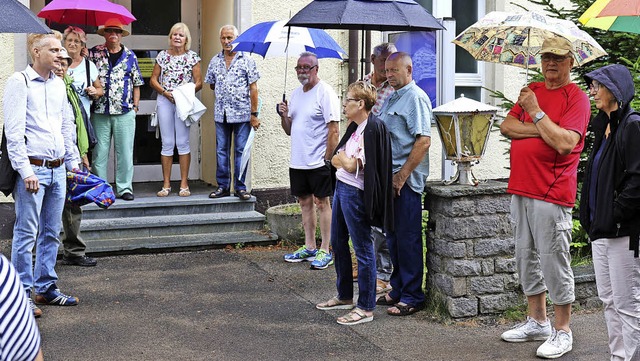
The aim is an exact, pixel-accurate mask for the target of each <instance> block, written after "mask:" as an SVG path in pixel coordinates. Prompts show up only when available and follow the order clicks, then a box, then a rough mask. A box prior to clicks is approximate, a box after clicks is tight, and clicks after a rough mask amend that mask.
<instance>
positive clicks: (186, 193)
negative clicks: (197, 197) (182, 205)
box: [178, 187, 191, 197]
mask: <svg viewBox="0 0 640 361" xmlns="http://www.w3.org/2000/svg"><path fill="white" fill-rule="evenodd" d="M178 195H179V196H180V197H188V196H190V195H191V191H190V190H189V187H187V188H180V192H179V193H178Z"/></svg>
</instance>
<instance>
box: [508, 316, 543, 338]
mask: <svg viewBox="0 0 640 361" xmlns="http://www.w3.org/2000/svg"><path fill="white" fill-rule="evenodd" d="M549 335H551V323H550V322H549V320H547V321H546V322H545V323H542V324H541V323H538V321H536V320H534V319H533V318H531V317H529V316H527V321H526V322H524V323H521V324H518V325H515V326H514V327H513V328H512V329H510V330H509V331H505V332H504V333H503V334H502V335H501V336H500V337H501V338H502V339H503V340H505V341H507V342H525V341H544V340H547V339H548V338H549Z"/></svg>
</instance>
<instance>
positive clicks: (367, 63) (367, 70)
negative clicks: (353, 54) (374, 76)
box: [362, 30, 371, 78]
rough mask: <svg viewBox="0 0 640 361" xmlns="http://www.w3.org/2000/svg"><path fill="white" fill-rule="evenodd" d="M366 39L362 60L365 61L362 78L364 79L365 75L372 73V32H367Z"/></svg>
mask: <svg viewBox="0 0 640 361" xmlns="http://www.w3.org/2000/svg"><path fill="white" fill-rule="evenodd" d="M365 34H366V35H365V38H364V42H365V43H364V49H365V50H364V54H362V58H363V59H364V74H362V77H363V78H364V76H365V74H369V73H370V72H371V56H370V55H371V30H367V31H366V33H365Z"/></svg>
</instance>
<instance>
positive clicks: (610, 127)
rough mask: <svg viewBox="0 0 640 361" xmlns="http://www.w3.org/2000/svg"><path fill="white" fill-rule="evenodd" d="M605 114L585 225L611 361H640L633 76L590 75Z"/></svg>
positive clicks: (639, 199)
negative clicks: (607, 334) (589, 241)
mask: <svg viewBox="0 0 640 361" xmlns="http://www.w3.org/2000/svg"><path fill="white" fill-rule="evenodd" d="M585 80H586V82H587V84H589V92H590V93H591V95H592V96H593V100H594V102H595V104H596V107H597V108H598V109H599V110H600V112H599V113H598V115H597V116H596V117H595V118H594V119H593V121H592V123H591V127H592V131H593V132H594V134H595V142H594V145H593V150H592V152H591V154H590V156H589V161H588V163H587V169H586V173H585V177H584V183H583V186H582V199H581V202H580V223H581V224H582V226H583V227H584V229H585V230H586V231H587V233H588V234H589V238H590V239H591V241H592V244H591V246H592V252H593V266H594V270H595V272H596V285H597V287H598V296H599V297H600V299H601V300H602V302H603V304H604V314H605V320H606V321H607V329H608V332H609V349H610V351H611V360H639V359H640V324H639V323H638V320H639V319H640V259H638V234H639V233H640V232H639V231H640V114H638V113H636V112H635V111H634V110H633V108H631V105H630V102H631V100H632V99H633V96H634V94H635V89H634V84H633V78H632V77H631V73H629V70H628V69H627V68H626V67H624V66H622V65H618V64H613V65H607V66H605V67H602V68H600V69H598V70H594V71H592V72H590V73H588V74H587V75H585Z"/></svg>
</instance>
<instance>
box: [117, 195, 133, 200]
mask: <svg viewBox="0 0 640 361" xmlns="http://www.w3.org/2000/svg"><path fill="white" fill-rule="evenodd" d="M120 198H122V199H123V200H125V201H132V200H133V198H134V197H133V193H125V194H123V195H121V196H120Z"/></svg>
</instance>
